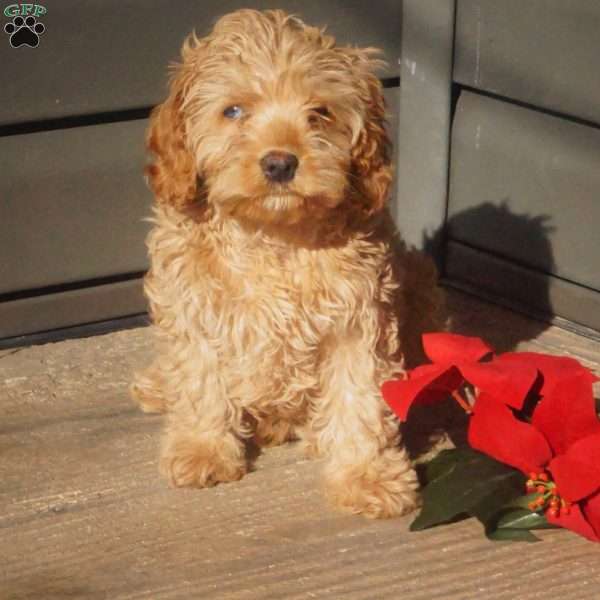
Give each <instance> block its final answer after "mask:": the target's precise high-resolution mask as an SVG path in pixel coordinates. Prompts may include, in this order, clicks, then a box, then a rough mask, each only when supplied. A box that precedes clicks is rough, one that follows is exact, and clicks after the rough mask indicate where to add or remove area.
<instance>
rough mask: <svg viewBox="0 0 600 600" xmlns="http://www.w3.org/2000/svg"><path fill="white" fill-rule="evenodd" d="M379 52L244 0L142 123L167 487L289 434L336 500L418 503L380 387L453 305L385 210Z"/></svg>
mask: <svg viewBox="0 0 600 600" xmlns="http://www.w3.org/2000/svg"><path fill="white" fill-rule="evenodd" d="M376 55H377V51H376V50H374V49H371V48H367V49H360V48H351V47H339V46H336V45H335V40H334V38H333V37H331V36H330V35H326V34H325V33H324V32H323V31H321V30H319V29H316V28H314V27H309V26H307V25H305V24H304V23H303V22H302V21H300V20H299V19H298V18H296V17H292V16H287V15H285V14H284V13H283V12H280V11H266V12H257V11H252V10H241V11H238V12H234V13H232V14H230V15H227V16H225V17H223V18H222V19H220V20H219V21H218V22H217V24H216V25H215V27H214V30H213V31H212V33H211V34H210V35H209V36H208V37H206V38H204V39H198V38H197V37H196V36H195V35H192V36H190V37H189V38H188V39H187V40H186V42H185V43H184V45H183V49H182V61H181V64H178V65H176V67H175V70H174V73H173V76H172V79H171V84H170V93H169V96H168V98H167V99H166V100H165V102H164V103H163V104H161V105H160V106H158V107H157V108H156V109H155V110H154V112H153V114H152V118H151V124H150V130H149V134H148V148H149V150H150V151H151V153H152V155H153V162H152V164H151V165H149V166H148V168H147V175H148V178H149V182H150V185H151V187H152V189H153V191H154V193H155V195H156V204H155V208H154V219H153V222H154V227H153V230H152V232H151V233H150V236H149V238H148V247H149V252H150V258H151V263H152V266H151V270H150V271H149V273H148V275H147V277H146V281H145V291H146V294H147V297H148V299H149V302H150V308H151V315H152V320H153V322H154V326H155V330H156V332H157V334H158V338H159V344H160V347H161V350H160V353H159V355H158V358H157V359H156V360H155V362H154V363H153V364H152V365H151V366H150V368H149V369H147V370H146V371H145V372H143V373H140V374H138V375H137V378H136V381H135V383H134V384H133V386H132V392H133V394H134V396H135V397H136V399H137V400H138V402H139V403H140V405H141V406H142V408H143V409H144V410H146V411H148V412H166V413H167V422H166V429H165V431H164V436H163V440H162V449H161V458H160V468H161V471H162V472H163V473H164V475H165V476H166V477H167V478H168V479H169V481H170V483H171V484H172V485H174V486H196V487H203V486H209V485H213V484H216V483H217V482H223V481H232V480H236V479H239V478H240V477H242V476H243V475H244V473H245V472H246V470H247V459H246V446H247V442H248V441H250V440H251V439H254V441H255V442H256V443H258V444H259V445H270V444H278V443H281V442H284V441H286V440H288V439H292V438H296V439H300V440H302V442H303V443H304V445H305V447H306V449H307V451H309V452H310V453H311V454H312V455H314V456H321V457H324V458H325V480H326V481H325V483H326V488H327V490H328V493H329V495H330V497H331V499H332V500H333V501H334V503H335V504H336V505H337V506H339V507H341V508H343V509H345V510H348V511H350V512H353V513H362V514H364V515H366V516H370V517H389V516H394V515H399V514H402V513H404V512H406V511H409V510H411V509H412V508H414V507H415V505H416V503H417V499H418V494H417V479H416V476H415V473H414V471H413V468H412V465H411V463H410V461H409V459H408V456H407V453H406V450H405V449H404V448H403V447H402V445H401V444H400V436H399V430H398V425H397V423H396V420H395V419H394V418H393V417H392V415H390V413H389V411H388V409H387V408H386V406H385V404H384V402H383V401H382V398H381V395H380V392H379V388H380V384H381V383H382V381H384V380H385V379H387V378H390V377H392V376H394V375H397V374H399V373H402V372H403V369H404V366H405V364H406V363H415V362H417V361H419V360H420V355H421V348H420V335H421V333H422V332H423V331H425V330H435V329H439V328H440V327H441V325H442V320H441V316H440V315H441V311H440V307H441V304H442V298H441V294H440V292H439V291H438V289H437V287H436V283H435V280H436V274H435V269H434V267H433V265H432V264H431V263H430V261H429V260H427V259H425V258H423V257H422V256H420V255H419V254H417V253H415V252H412V251H408V250H407V249H406V248H405V247H404V246H403V244H402V242H401V241H400V240H398V237H397V234H396V232H395V229H394V226H393V223H392V220H391V218H390V214H389V212H388V210H387V209H386V206H385V205H386V200H387V196H388V190H389V186H390V181H391V178H392V174H391V168H390V153H389V140H388V138H387V135H386V133H385V130H384V126H385V115H384V102H383V96H382V89H381V85H380V83H379V80H378V79H377V77H376V76H375V75H374V74H373V70H374V69H375V68H376V67H377V66H378V65H379V61H378V60H377V59H376V58H375V57H376ZM265 157H267V159H269V160H271V159H273V160H272V161H271V163H269V164H270V165H271V166H270V167H269V166H268V165H267V166H265V160H267V159H265ZM269 157H270V158H269ZM273 157H274V158H273ZM290 157H292V158H290ZM273 161H274V162H273ZM282 161H283V162H282ZM286 161H287V162H286ZM290 161H291V162H290ZM273 165H274V166H273ZM282 165H283V166H282ZM269 169H271V171H269ZM273 169H274V170H273Z"/></svg>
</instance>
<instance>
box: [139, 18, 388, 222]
mask: <svg viewBox="0 0 600 600" xmlns="http://www.w3.org/2000/svg"><path fill="white" fill-rule="evenodd" d="M376 54H377V52H376V51H375V50H373V49H358V48H346V47H336V46H335V40H334V39H333V38H332V37H331V36H328V35H325V34H324V33H323V32H322V31H320V30H318V29H316V28H313V27H308V26H306V25H304V24H303V23H302V22H301V21H300V20H299V19H297V18H295V17H290V16H286V15H285V14H284V13H282V12H281V11H267V12H257V11H252V10H241V11H238V12H235V13H232V14H230V15H227V16H225V17H223V18H222V19H221V20H219V21H218V22H217V24H216V25H215V28H214V30H213V32H212V33H211V34H210V35H209V36H208V37H206V38H204V39H201V40H199V39H197V38H196V37H195V36H194V35H192V36H190V37H189V38H188V39H187V40H186V42H185V44H184V46H183V49H182V63H181V64H179V65H177V67H176V71H175V72H174V74H173V78H172V80H171V86H170V94H169V97H168V98H167V100H166V101H165V102H164V103H163V104H161V105H160V106H158V107H157V108H156V109H155V110H154V112H153V114H152V118H151V125H150V131H149V135H148V146H149V149H150V150H151V152H152V153H153V155H154V160H153V163H152V164H151V165H150V166H149V167H148V169H147V173H148V176H149V180H150V184H151V186H152V188H153V190H154V192H155V194H156V196H157V199H158V201H159V202H162V203H167V204H171V205H174V206H176V207H177V208H179V209H185V208H187V207H188V206H190V205H192V204H194V203H204V204H205V205H206V206H210V207H212V208H213V209H214V210H217V211H219V212H220V213H221V214H223V215H225V216H231V217H235V218H239V219H245V220H247V221H250V222H254V223H267V224H278V223H281V224H294V223H299V222H301V221H307V220H322V219H326V218H327V216H328V215H330V214H331V213H332V211H335V210H346V208H345V207H347V209H348V210H352V211H353V212H356V213H359V214H363V215H370V214H373V213H374V212H376V211H378V210H379V209H381V208H382V206H383V205H384V203H385V200H386V197H387V192H388V188H389V184H390V180H391V169H390V165H389V162H390V161H389V151H388V150H389V148H388V147H389V140H388V138H387V136H386V133H385V131H384V124H385V122H384V103H383V96H382V91H381V85H380V83H379V80H378V79H377V77H376V76H375V75H374V74H373V69H374V68H375V67H376V66H377V65H378V61H377V60H376V59H375V58H374V56H375V55H376Z"/></svg>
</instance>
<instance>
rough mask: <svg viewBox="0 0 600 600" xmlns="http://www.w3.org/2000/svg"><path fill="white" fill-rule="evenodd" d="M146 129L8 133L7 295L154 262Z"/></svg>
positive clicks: (0, 220)
mask: <svg viewBox="0 0 600 600" xmlns="http://www.w3.org/2000/svg"><path fill="white" fill-rule="evenodd" d="M145 127H146V120H138V121H129V122H127V123H114V124H107V125H98V126H91V127H78V128H74V129H66V130H57V131H49V132H43V133H32V134H28V135H15V136H9V137H4V138H0V155H1V156H2V163H3V164H2V167H3V172H4V173H5V174H6V173H9V174H10V176H3V177H1V178H0V198H1V199H2V202H0V256H2V261H1V262H0V293H5V292H12V291H19V290H25V289H29V288H39V287H44V286H49V285H54V284H61V283H67V282H73V281H81V280H85V279H92V278H97V277H105V276H110V275H115V274H119V273H127V272H132V271H141V270H143V269H145V268H146V253H145V248H144V245H143V239H144V236H145V233H146V231H147V229H148V225H147V223H144V222H142V217H145V216H147V215H148V214H149V206H150V202H151V195H150V192H149V191H148V190H147V188H146V185H145V183H144V181H143V177H142V168H143V163H144V147H143V139H144V129H145Z"/></svg>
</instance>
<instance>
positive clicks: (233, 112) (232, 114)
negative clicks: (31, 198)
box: [223, 104, 244, 119]
mask: <svg viewBox="0 0 600 600" xmlns="http://www.w3.org/2000/svg"><path fill="white" fill-rule="evenodd" d="M243 114H244V111H243V109H242V107H241V106H238V105H237V104H234V105H233V106H228V107H227V108H226V109H225V110H224V111H223V116H224V117H227V118H228V119H239V118H240V117H241V116H242V115H243Z"/></svg>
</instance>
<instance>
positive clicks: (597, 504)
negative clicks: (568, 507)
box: [581, 493, 600, 538]
mask: <svg viewBox="0 0 600 600" xmlns="http://www.w3.org/2000/svg"><path fill="white" fill-rule="evenodd" d="M581 510H582V512H583V516H584V517H585V519H586V521H587V522H588V523H589V524H590V525H591V526H592V529H593V530H594V532H595V533H596V535H597V536H598V537H599V538H600V493H598V494H594V495H593V496H591V497H590V498H587V499H586V500H584V501H583V502H581Z"/></svg>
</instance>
